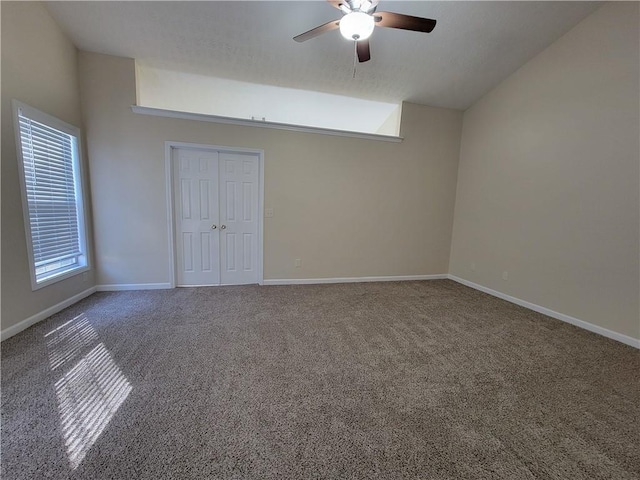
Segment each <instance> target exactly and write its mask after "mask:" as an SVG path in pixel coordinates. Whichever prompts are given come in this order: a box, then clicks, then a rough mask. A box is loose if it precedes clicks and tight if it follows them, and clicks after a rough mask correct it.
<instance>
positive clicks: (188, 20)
mask: <svg viewBox="0 0 640 480" xmlns="http://www.w3.org/2000/svg"><path fill="white" fill-rule="evenodd" d="M600 5H601V2H573V1H570V2H537V1H532V2H510V1H500V2H482V1H475V2H457V1H448V2H426V1H414V2H400V1H392V0H382V1H381V2H380V4H379V6H378V10H379V11H393V12H398V13H405V14H409V15H414V16H421V17H428V18H434V19H436V20H437V22H438V23H437V26H436V28H435V29H434V31H433V32H432V33H429V34H426V33H416V32H410V31H402V30H395V29H386V28H376V29H375V31H374V33H373V35H372V37H371V39H370V42H371V55H372V59H371V61H369V62H366V63H361V64H358V66H357V72H356V76H355V78H354V76H353V60H354V49H353V45H352V42H349V41H347V40H345V39H344V38H342V37H341V36H340V33H339V32H338V31H332V32H328V33H326V34H324V35H322V36H320V37H317V38H314V39H311V40H309V41H307V42H305V43H296V42H294V41H293V40H292V37H294V36H295V35H297V34H299V33H302V32H304V31H306V30H309V29H311V28H313V27H315V26H317V25H320V24H322V23H325V22H328V21H330V20H332V19H338V18H340V17H341V15H342V14H341V12H340V11H339V10H336V9H335V8H333V7H332V6H331V5H330V4H329V3H327V2H324V1H297V2H294V1H286V2H275V1H261V2H245V1H227V2H223V1H214V2H198V1H196V2H191V1H181V2H155V1H151V2H110V1H109V2H100V1H89V2H48V8H49V10H50V12H51V14H52V16H53V17H54V18H55V19H56V20H57V21H58V23H59V24H60V25H61V27H62V28H63V29H64V30H65V31H66V32H67V33H68V35H69V36H70V38H71V39H72V41H73V42H74V43H75V44H76V46H77V47H78V48H80V49H82V50H88V51H93V52H99V53H106V54H111V55H119V56H125V57H132V58H135V59H137V60H140V61H143V62H145V63H148V64H151V65H155V66H158V67H164V68H170V69H174V70H180V71H187V72H193V73H199V74H205V75H211V76H214V77H221V78H229V79H235V80H242V81H248V82H254V83H262V84H268V85H277V86H283V87H292V88H300V89H305V90H315V91H321V92H327V93H333V94H340V95H349V96H354V97H360V98H366V99H370V100H378V101H386V102H400V101H403V100H406V101H410V102H414V103H420V104H425V105H432V106H441V107H450V108H458V109H466V108H468V107H469V106H470V105H472V104H473V103H474V102H475V101H476V100H478V99H479V98H480V97H481V96H482V95H484V94H485V93H487V92H488V91H489V90H490V89H491V88H493V87H494V86H495V85H497V84H498V83H499V82H500V81H501V80H503V79H504V78H506V77H507V76H508V75H509V74H511V73H512V72H514V71H515V70H517V69H518V68H519V67H520V66H522V65H523V64H524V63H526V62H527V61H528V60H529V59H531V58H532V57H533V56H535V55H536V54H537V53H539V52H540V51H541V50H543V49H544V48H545V47H547V46H548V45H550V44H551V43H553V42H554V41H555V40H556V39H557V38H559V37H560V36H562V35H563V34H564V33H565V32H567V31H568V30H570V29H571V28H572V27H573V26H574V25H576V24H577V23H578V22H579V21H580V20H582V19H583V18H584V17H586V16H587V15H589V14H590V13H591V12H593V11H594V10H595V9H597V8H598V7H599V6H600Z"/></svg>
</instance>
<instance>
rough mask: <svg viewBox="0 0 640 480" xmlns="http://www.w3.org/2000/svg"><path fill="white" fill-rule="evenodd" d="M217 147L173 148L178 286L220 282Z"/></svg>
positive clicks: (217, 283)
mask: <svg viewBox="0 0 640 480" xmlns="http://www.w3.org/2000/svg"><path fill="white" fill-rule="evenodd" d="M218 157H219V153H218V152H216V151H198V150H187V149H176V150H174V160H173V168H174V172H173V173H174V175H173V179H174V218H175V232H176V233H175V237H176V238H175V245H176V249H175V252H176V262H175V263H176V268H177V279H176V280H177V282H176V283H177V285H178V286H197V285H219V284H220V222H219V212H220V204H219V200H218V192H219V180H220V179H219V175H218Z"/></svg>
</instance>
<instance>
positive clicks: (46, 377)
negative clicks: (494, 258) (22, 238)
mask: <svg viewBox="0 0 640 480" xmlns="http://www.w3.org/2000/svg"><path fill="white" fill-rule="evenodd" d="M639 372H640V354H639V352H638V350H635V349H633V348H631V347H628V346H625V345H623V344H620V343H617V342H615V341H612V340H608V339H606V338H603V337H600V336H597V335H595V334H592V333H589V332H587V331H584V330H581V329H578V328H576V327H573V326H570V325H567V324H564V323H562V322H560V321H557V320H553V319H550V318H548V317H545V316H543V315H540V314H537V313H534V312H531V311H529V310H526V309H524V308H521V307H518V306H515V305H512V304H510V303H507V302H504V301H501V300H498V299H495V298H493V297H490V296H488V295H485V294H483V293H480V292H477V291H475V290H472V289H469V288H466V287H464V286H461V285H459V284H456V283H454V282H452V281H449V280H442V281H428V282H398V283H369V284H346V285H313V286H312V285H309V286H282V287H275V286H274V287H258V286H243V287H218V288H194V289H176V290H164V291H161V290H156V291H142V292H114V293H99V294H95V295H93V296H91V297H89V298H87V299H85V300H84V301H82V302H80V303H78V304H76V305H74V306H73V307H71V308H69V309H67V310H65V311H63V312H61V313H59V314H57V315H55V316H53V317H51V318H50V319H48V320H46V321H44V322H41V323H39V324H38V325H35V326H34V327H32V328H30V329H28V330H26V331H24V332H22V333H20V334H19V335H16V336H15V337H13V338H11V339H9V340H7V341H5V342H3V343H2V443H1V447H2V449H1V455H2V472H1V473H2V478H3V479H7V480H9V479H23V478H24V479H41V478H73V479H76V478H83V479H137V478H144V479H171V478H173V479H182V478H211V479H311V478H313V479H316V478H317V479H367V478H380V479H400V478H407V479H489V478H491V479H498V478H508V479H531V478H540V479H547V478H549V479H572V480H578V479H604V478H609V479H631V478H636V479H637V478H639V476H640V473H639V472H640V383H639V382H640V380H639Z"/></svg>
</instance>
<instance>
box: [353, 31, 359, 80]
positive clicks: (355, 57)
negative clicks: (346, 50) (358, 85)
mask: <svg viewBox="0 0 640 480" xmlns="http://www.w3.org/2000/svg"><path fill="white" fill-rule="evenodd" d="M357 66H358V41H357V40H354V42H353V78H356V67H357Z"/></svg>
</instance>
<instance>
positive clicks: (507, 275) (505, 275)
mask: <svg viewBox="0 0 640 480" xmlns="http://www.w3.org/2000/svg"><path fill="white" fill-rule="evenodd" d="M502 279H503V280H509V272H506V271H505V272H502Z"/></svg>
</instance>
